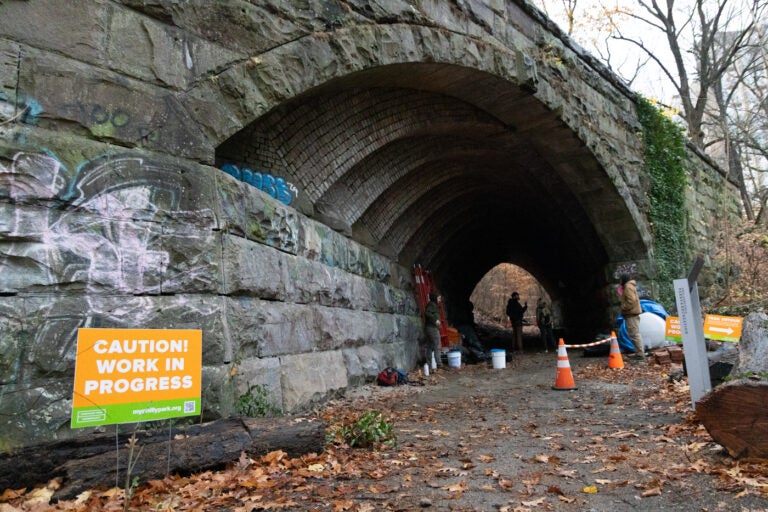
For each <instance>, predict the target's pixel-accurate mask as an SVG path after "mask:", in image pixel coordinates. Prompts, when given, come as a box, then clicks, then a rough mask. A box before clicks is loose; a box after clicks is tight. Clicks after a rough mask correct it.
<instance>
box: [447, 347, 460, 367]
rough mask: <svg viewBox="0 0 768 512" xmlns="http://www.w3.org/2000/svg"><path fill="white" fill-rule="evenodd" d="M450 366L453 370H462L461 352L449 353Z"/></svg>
mask: <svg viewBox="0 0 768 512" xmlns="http://www.w3.org/2000/svg"><path fill="white" fill-rule="evenodd" d="M448 366H450V367H451V368H461V350H451V351H450V352H448Z"/></svg>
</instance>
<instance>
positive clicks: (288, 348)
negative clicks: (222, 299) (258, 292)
mask: <svg viewBox="0 0 768 512" xmlns="http://www.w3.org/2000/svg"><path fill="white" fill-rule="evenodd" d="M226 300H227V304H228V306H227V319H228V325H229V329H230V332H231V336H232V341H233V345H234V347H236V352H235V357H236V358H238V357H239V358H242V359H246V358H249V357H269V356H275V355H281V354H296V353H300V352H311V351H312V350H313V349H314V347H315V343H316V341H317V331H316V320H315V311H314V309H313V308H311V307H309V306H302V305H294V304H286V303H282V302H273V301H262V300H257V299H252V298H248V297H238V298H228V299H226Z"/></svg>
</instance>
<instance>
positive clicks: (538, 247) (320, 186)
mask: <svg viewBox="0 0 768 512" xmlns="http://www.w3.org/2000/svg"><path fill="white" fill-rule="evenodd" d="M420 30H425V29H423V28H421V29H420ZM452 37H459V36H455V35H452ZM494 52H495V50H494ZM494 52H492V53H494ZM433 57H434V56H432V57H429V58H425V57H424V56H419V58H421V59H423V61H425V62H411V63H405V64H402V63H401V64H398V63H384V65H378V64H380V63H375V62H374V63H372V64H370V65H371V67H370V68H368V69H363V70H353V71H351V72H346V71H345V70H344V69H343V68H345V66H344V65H339V66H338V68H339V69H337V70H336V71H335V72H334V73H332V75H333V76H327V77H323V76H322V75H323V73H322V72H318V73H317V75H320V76H314V77H311V76H310V77H307V76H302V77H300V78H299V77H295V80H294V82H290V83H288V84H287V85H286V89H288V90H294V91H295V94H293V95H291V94H290V93H286V92H285V91H281V92H282V93H283V94H285V96H291V97H290V98H280V99H279V100H274V105H272V108H271V109H269V110H267V111H265V112H263V113H261V115H253V116H251V117H250V118H246V119H245V120H243V121H242V122H241V124H242V128H241V129H240V130H239V131H237V132H236V133H233V134H232V135H231V136H230V137H229V138H228V139H227V140H225V141H222V143H221V144H220V145H219V147H218V149H217V153H216V159H217V163H219V164H220V163H223V162H225V161H230V162H235V163H239V164H243V165H249V166H252V167H257V168H266V169H269V170H271V171H273V172H274V173H275V174H278V175H281V176H285V177H286V178H287V179H288V181H292V182H293V183H294V184H296V185H297V186H298V188H299V190H300V199H301V201H300V202H299V203H298V206H299V208H300V209H302V210H303V211H304V212H305V213H308V214H310V215H313V216H315V217H317V218H318V219H320V220H323V221H324V222H326V223H327V224H328V225H330V226H332V227H334V228H335V229H337V230H339V231H342V232H345V233H347V234H348V235H349V236H352V237H354V238H356V239H357V240H358V241H360V242H362V243H364V244H366V245H369V246H371V247H374V248H375V249H377V250H378V251H380V252H382V253H384V254H387V255H389V256H391V257H392V258H393V259H395V260H397V261H399V262H400V263H401V264H404V265H410V264H413V263H421V264H422V265H424V266H425V267H426V268H429V269H431V270H433V271H434V273H435V277H436V280H437V282H438V284H439V286H440V287H441V290H442V291H443V293H444V294H445V295H446V296H447V299H448V301H449V303H453V304H459V303H463V302H464V301H465V300H466V299H467V298H468V296H469V294H470V293H471V291H472V289H473V288H474V286H475V284H476V283H477V282H478V281H479V280H480V279H481V278H482V276H483V275H484V274H485V273H486V272H487V271H488V270H489V269H490V268H492V267H493V266H495V265H496V264H498V263H501V262H511V263H516V264H519V265H521V266H523V267H525V268H526V269H527V270H529V271H530V272H532V273H533V274H534V275H535V276H536V277H537V278H538V279H539V280H540V281H541V282H542V283H543V284H544V286H545V287H546V288H547V290H548V292H549V293H550V294H551V295H552V296H553V297H554V298H556V299H559V300H560V301H561V302H562V304H563V307H564V314H565V315H566V316H567V317H570V318H572V319H575V318H580V319H581V320H582V322H585V323H593V322H594V323H597V322H601V321H603V320H604V317H603V316H602V307H601V306H603V305H604V297H602V291H603V290H604V285H605V268H606V266H607V265H608V264H609V263H610V262H618V261H624V260H627V259H633V258H636V257H637V255H638V254H640V255H643V254H646V252H647V249H646V245H647V244H646V243H645V242H644V240H643V228H642V226H641V227H640V228H638V222H637V214H636V212H635V211H634V209H633V208H630V207H628V203H631V199H629V197H630V194H629V193H627V192H626V191H625V190H621V182H620V180H617V179H616V177H617V175H618V174H619V173H617V172H615V171H612V172H611V170H610V169H608V170H607V169H605V168H604V167H603V166H601V164H600V162H599V161H598V159H597V158H596V156H595V155H594V154H593V153H592V152H591V151H590V150H589V149H588V148H587V147H586V146H585V144H584V142H582V140H581V138H580V137H579V136H578V135H577V134H576V133H575V132H574V130H573V129H571V128H570V127H569V126H567V124H566V121H564V120H563V119H562V117H563V113H562V112H561V111H558V110H551V109H549V108H547V106H545V105H544V104H543V102H542V101H541V100H540V99H539V98H537V97H536V95H535V91H533V90H532V89H531V88H530V87H528V86H521V83H522V82H524V80H522V79H518V78H517V77H515V76H498V75H495V74H493V73H489V72H487V71H486V70H485V69H483V68H484V67H487V65H486V64H484V63H485V62H486V61H485V60H482V59H481V61H479V62H476V63H474V64H475V66H476V67H472V66H464V65H461V64H462V63H460V62H459V63H451V62H447V63H433V62H429V61H430V60H433ZM442 58H443V59H444V60H450V59H449V58H446V56H442ZM494 58H495V59H499V58H506V59H513V56H512V54H502V55H495V57H494ZM404 59H407V57H404ZM434 60H437V59H434ZM511 68H515V66H514V65H512V64H509V65H508V66H506V68H504V69H511ZM307 71H308V72H310V71H311V70H310V69H308V70H307ZM287 80H288V78H286V79H285V80H283V81H281V82H280V83H281V84H286V81H287ZM313 80H315V81H316V82H317V83H313ZM302 84H303V85H304V86H305V87H306V88H305V89H301V86H302ZM309 85H314V86H313V87H310V86H309ZM275 94H277V93H275ZM231 101H232V99H231V98H230V99H228V100H227V102H231ZM265 110H266V109H265ZM581 129H582V128H581V127H579V130H581ZM583 129H590V128H589V127H587V128H583ZM598 157H599V155H598ZM609 173H610V174H612V177H611V176H609ZM641 224H642V223H641Z"/></svg>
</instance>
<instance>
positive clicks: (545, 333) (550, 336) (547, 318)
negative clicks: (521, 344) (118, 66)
mask: <svg viewBox="0 0 768 512" xmlns="http://www.w3.org/2000/svg"><path fill="white" fill-rule="evenodd" d="M536 325H538V326H539V333H540V334H541V341H542V342H543V343H544V352H549V347H552V350H557V346H556V345H555V334H554V332H552V310H550V309H549V306H548V305H547V301H545V300H544V298H539V301H538V303H537V304H536Z"/></svg>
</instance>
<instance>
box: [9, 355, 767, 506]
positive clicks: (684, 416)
mask: <svg viewBox="0 0 768 512" xmlns="http://www.w3.org/2000/svg"><path fill="white" fill-rule="evenodd" d="M589 368H590V369H589V371H582V372H581V373H580V374H579V375H580V377H581V376H584V378H585V379H586V376H587V375H588V376H589V378H590V379H594V380H595V381H598V380H604V381H606V382H610V383H611V384H620V383H626V384H627V385H631V384H633V382H634V380H635V379H637V378H638V376H642V378H644V379H648V380H649V381H652V380H651V379H654V378H655V379H657V380H656V381H652V382H658V387H659V389H658V390H656V391H654V390H653V389H648V390H643V394H641V396H640V398H639V400H641V401H642V402H643V403H644V404H645V405H644V407H646V408H647V410H649V411H654V413H655V414H656V416H655V417H658V416H660V415H663V416H667V415H670V414H673V412H674V410H675V408H676V407H678V404H679V405H680V409H679V411H680V412H679V413H678V414H677V420H675V421H676V422H675V423H672V424H669V425H654V424H652V423H651V421H652V419H649V418H653V417H654V416H653V415H651V416H649V417H642V419H641V420H639V421H623V418H622V415H623V407H625V406H624V405H622V404H623V403H627V400H625V399H624V398H622V397H616V399H615V400H605V401H604V400H602V399H600V396H601V395H599V394H595V395H593V396H592V397H589V396H587V395H586V394H585V395H581V394H573V395H557V399H558V400H561V401H562V403H563V404H565V406H561V407H559V408H558V409H553V410H554V412H552V411H550V410H546V411H544V410H543V408H542V406H541V405H540V404H538V403H537V404H536V407H530V408H526V407H525V406H521V407H515V409H514V411H512V410H511V409H510V411H509V412H508V411H505V410H502V409H501V408H496V409H492V408H493V407H495V405H494V404H496V403H497V402H498V400H490V399H487V398H486V397H482V396H475V397H472V400H471V401H470V400H468V401H467V403H456V402H455V401H451V402H448V401H446V402H444V403H439V404H436V405H434V406H429V407H428V406H424V405H419V404H416V403H411V401H410V400H404V399H403V396H402V395H395V394H389V395H387V398H386V399H387V400H391V401H392V402H391V403H388V402H385V401H383V400H384V399H375V400H374V399H371V400H367V401H361V402H360V403H355V404H354V405H350V404H349V403H340V404H339V405H338V406H337V407H329V408H327V409H326V410H324V411H323V413H322V415H323V418H324V419H325V420H326V422H327V423H328V424H329V427H330V428H332V426H333V425H335V424H343V423H344V422H345V421H350V420H351V419H352V418H356V417H359V414H360V412H361V411H363V410H370V409H377V410H384V411H388V414H390V415H391V417H392V418H393V420H394V422H395V425H396V426H397V429H398V434H399V436H401V437H402V439H399V442H400V446H399V447H398V448H397V449H391V448H383V449H382V450H383V451H374V450H359V449H351V448H349V447H347V446H340V445H330V446H328V447H327V448H326V450H325V451H324V452H323V453H321V454H308V455H304V456H302V457H296V458H294V457H291V456H289V455H288V454H287V453H285V452H282V451H274V452H271V453H269V454H266V455H264V456H262V457H252V456H249V455H248V454H245V453H243V454H241V456H240V458H239V459H238V460H237V461H234V463H233V464H232V467H231V468H228V469H227V470H224V471H217V472H213V471H206V472H203V473H200V474H197V475H191V476H187V477H180V476H178V475H174V476H168V477H166V478H164V479H162V480H155V481H151V482H146V483H143V485H141V486H140V487H139V488H137V492H136V496H135V497H134V499H133V501H132V502H131V507H132V508H133V509H136V510H150V509H151V510H167V511H169V512H170V511H174V512H177V511H178V512H181V511H184V510H205V509H218V510H223V509H230V510H232V511H233V512H241V511H243V512H245V511H248V512H250V511H258V510H294V509H298V510H318V511H331V510H332V511H339V512H347V511H349V512H372V511H374V510H416V509H419V508H421V507H423V506H425V505H423V504H429V506H434V507H435V508H441V507H443V506H447V505H446V502H448V501H449V500H450V502H451V503H452V504H453V505H452V507H451V508H454V509H455V510H468V509H467V508H464V507H466V506H467V505H469V506H477V503H475V502H471V501H470V502H469V503H468V500H469V498H470V497H471V498H472V499H473V500H474V499H475V498H476V496H477V495H478V494H477V493H490V494H492V495H494V496H504V497H506V499H507V500H508V502H507V504H505V505H503V506H501V507H499V509H498V510H506V511H509V512H512V511H518V512H521V511H529V510H534V509H535V510H554V509H557V507H558V505H559V504H560V503H562V504H574V503H577V504H576V505H573V506H572V508H574V509H584V510H586V509H590V508H596V509H597V508H599V506H598V505H597V504H598V503H600V500H601V499H603V500H604V499H607V498H611V499H616V497H617V496H629V497H631V496H632V495H634V496H637V495H638V493H639V496H640V497H643V498H644V499H649V501H650V502H651V503H652V504H653V503H663V499H664V498H663V497H664V496H666V495H667V494H671V493H674V492H675V491H676V490H679V489H680V487H676V486H678V485H681V482H685V480H684V479H686V478H688V479H693V478H695V479H696V480H695V481H696V483H697V485H698V484H699V482H700V481H702V479H708V480H703V481H707V482H711V483H712V484H713V486H716V487H717V489H718V490H719V491H720V492H729V493H730V494H729V498H735V499H740V500H742V503H745V502H749V500H751V499H752V500H754V499H756V497H758V496H759V497H760V498H768V461H762V460H750V461H741V462H736V461H733V460H732V459H729V458H728V457H727V454H725V453H724V452H722V451H721V450H719V451H718V450H715V449H714V448H716V447H717V445H716V444H715V443H714V442H713V441H712V440H711V438H710V437H709V436H708V434H707V432H706V430H705V429H702V428H701V427H700V425H699V424H698V422H697V421H696V419H695V416H693V415H692V414H690V413H689V408H690V397H689V396H686V395H685V394H684V393H683V391H681V390H682V387H681V386H680V385H679V384H674V383H670V382H666V381H662V380H660V377H659V374H658V370H654V369H653V367H651V366H650V365H649V366H648V367H647V368H646V367H642V368H639V367H638V369H635V368H634V367H633V368H632V370H631V371H629V372H615V371H610V372H604V371H603V370H602V369H601V368H598V367H597V366H596V367H595V371H594V372H593V371H592V370H591V367H589ZM470 371H474V370H473V369H471V368H467V369H464V368H463V369H462V372H465V373H464V375H467V374H468V372H470ZM478 371H480V370H478ZM654 371H656V372H657V373H656V374H654V373H653V372H654ZM494 375H496V374H494ZM582 388H584V389H588V388H589V386H582ZM662 391H663V393H662ZM579 393H581V391H580V392H579ZM536 400H537V399H531V403H532V404H533V403H534V402H535V401H536ZM633 400H634V395H633ZM584 402H586V405H587V406H584ZM603 402H605V403H603ZM520 403H521V404H525V403H526V402H525V400H523V399H520ZM515 405H517V404H515ZM398 407H399V409H398ZM626 407H627V409H629V407H630V405H627V406H626ZM632 407H634V403H633V404H632ZM481 409H482V410H481ZM670 411H672V412H670ZM446 418H449V419H450V420H452V421H453V423H451V421H447V420H446ZM634 419H636V418H634ZM555 439H556V440H555ZM554 453H557V455H554ZM637 479H642V480H641V483H638V480H637ZM56 485H57V483H56V482H53V483H51V485H50V486H39V487H38V488H37V489H16V490H12V489H8V490H5V491H4V492H3V493H2V495H0V512H6V511H13V512H17V511H20V510H23V511H25V512H26V511H28V510H29V511H32V510H43V509H44V510H74V511H78V512H80V511H83V512H84V511H86V510H94V511H106V510H110V511H113V510H122V504H123V500H124V499H125V498H124V493H123V491H122V490H120V489H110V490H106V491H100V490H95V489H93V490H88V491H86V492H84V493H82V494H81V495H79V496H78V498H77V499H76V500H73V501H71V502H60V503H58V504H53V505H52V504H50V499H51V496H52V495H53V493H54V492H55V490H52V489H53V488H54V487H55V486H56ZM683 485H684V486H690V485H691V484H690V483H684V484H683ZM470 489H471V490H472V492H468V491H470ZM374 496H375V497H376V498H373V497H374ZM555 497H556V498H555ZM560 506H561V507H565V505H560ZM9 507H11V508H9ZM570 508H571V507H568V509H569V510H570ZM745 508H746V507H745Z"/></svg>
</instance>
